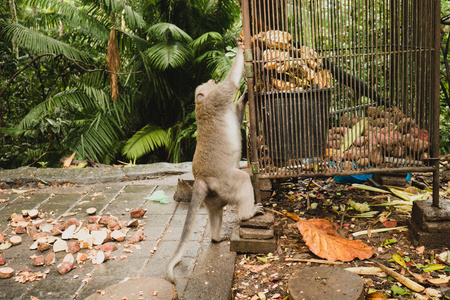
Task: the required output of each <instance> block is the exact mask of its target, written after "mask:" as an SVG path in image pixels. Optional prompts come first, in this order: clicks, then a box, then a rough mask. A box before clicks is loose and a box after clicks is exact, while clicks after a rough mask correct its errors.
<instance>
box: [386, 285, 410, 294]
mask: <svg viewBox="0 0 450 300" xmlns="http://www.w3.org/2000/svg"><path fill="white" fill-rule="evenodd" d="M391 291H393V292H394V296H395V295H410V294H411V293H410V292H408V291H407V290H405V289H402V288H401V287H399V286H398V285H395V284H394V285H392V286H391Z"/></svg>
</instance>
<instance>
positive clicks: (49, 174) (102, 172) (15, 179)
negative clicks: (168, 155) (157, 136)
mask: <svg viewBox="0 0 450 300" xmlns="http://www.w3.org/2000/svg"><path fill="white" fill-rule="evenodd" d="M191 171H192V163H191V162H185V163H179V164H171V163H155V164H148V165H136V166H132V167H122V168H120V167H105V168H83V169H75V168H70V169H63V168H34V167H22V168H18V169H12V170H0V182H1V183H5V184H16V183H20V184H27V183H38V182H44V183H48V184H55V183H57V184H62V183H73V184H96V183H106V182H121V181H131V180H140V179H151V178H156V177H160V176H164V175H174V174H184V173H188V172H191Z"/></svg>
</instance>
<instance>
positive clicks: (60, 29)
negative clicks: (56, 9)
mask: <svg viewBox="0 0 450 300" xmlns="http://www.w3.org/2000/svg"><path fill="white" fill-rule="evenodd" d="M59 2H61V3H64V0H59ZM63 34H64V26H63V21H62V20H59V36H62V35H63Z"/></svg>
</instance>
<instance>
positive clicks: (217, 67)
mask: <svg viewBox="0 0 450 300" xmlns="http://www.w3.org/2000/svg"><path fill="white" fill-rule="evenodd" d="M196 62H197V63H205V64H206V66H207V68H208V70H211V73H212V77H213V78H215V79H217V80H222V79H224V78H225V77H226V75H227V74H228V71H229V70H230V68H231V65H232V61H231V59H230V57H229V56H227V55H226V53H225V51H219V50H211V51H207V52H205V53H203V54H202V55H201V56H199V57H197V58H196Z"/></svg>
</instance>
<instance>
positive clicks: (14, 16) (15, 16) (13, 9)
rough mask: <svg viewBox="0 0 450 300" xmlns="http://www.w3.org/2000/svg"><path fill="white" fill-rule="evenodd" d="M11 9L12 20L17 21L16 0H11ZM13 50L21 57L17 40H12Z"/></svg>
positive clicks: (17, 56)
mask: <svg viewBox="0 0 450 300" xmlns="http://www.w3.org/2000/svg"><path fill="white" fill-rule="evenodd" d="M9 9H10V10H11V20H12V21H13V23H15V22H17V10H16V3H15V1H14V0H9ZM12 47H13V52H14V53H15V54H16V58H19V47H17V44H16V42H14V41H13V42H12Z"/></svg>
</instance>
